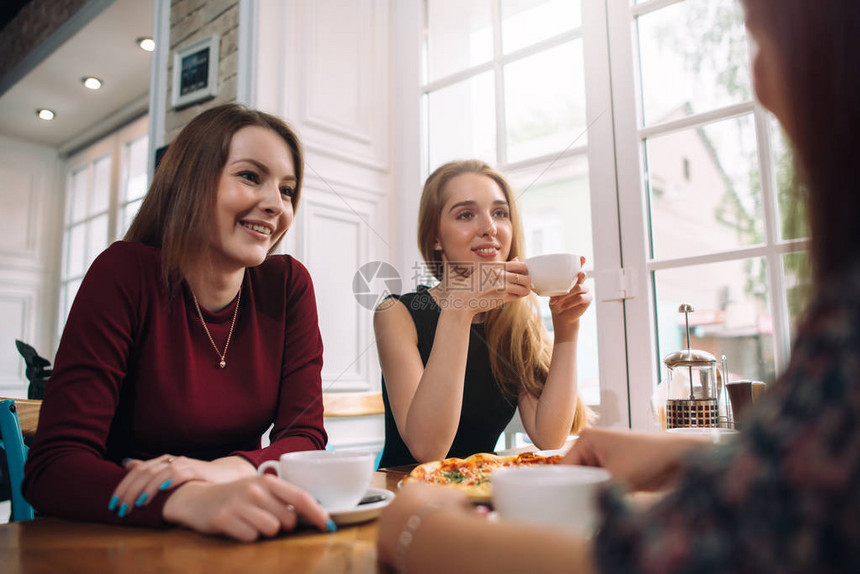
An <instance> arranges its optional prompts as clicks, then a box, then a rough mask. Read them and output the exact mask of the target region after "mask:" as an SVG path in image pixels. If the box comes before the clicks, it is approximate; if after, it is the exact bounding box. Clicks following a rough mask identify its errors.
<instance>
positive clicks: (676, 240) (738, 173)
mask: <svg viewBox="0 0 860 574" xmlns="http://www.w3.org/2000/svg"><path fill="white" fill-rule="evenodd" d="M645 146H646V159H647V164H648V178H649V188H650V189H649V191H650V196H649V197H650V206H651V235H652V242H653V250H654V257H658V258H667V257H681V256H688V255H700V254H702V253H710V252H714V251H721V250H725V249H731V248H736V247H740V246H745V245H754V244H758V243H761V242H763V241H764V222H763V218H762V208H761V185H760V180H759V171H758V159H757V156H756V139H755V129H754V125H753V118H752V116H741V117H739V118H733V119H729V120H723V121H720V122H716V123H713V124H709V125H706V126H703V127H700V128H692V129H688V130H684V131H680V132H677V133H673V134H669V135H665V136H659V137H655V138H651V139H649V140H647V141H646V144H645Z"/></svg>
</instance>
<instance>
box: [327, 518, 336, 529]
mask: <svg viewBox="0 0 860 574" xmlns="http://www.w3.org/2000/svg"><path fill="white" fill-rule="evenodd" d="M325 527H326V528H328V531H329V532H337V526H335V524H334V520H332V519H331V518H329V519H328V522H327V523H326V525H325Z"/></svg>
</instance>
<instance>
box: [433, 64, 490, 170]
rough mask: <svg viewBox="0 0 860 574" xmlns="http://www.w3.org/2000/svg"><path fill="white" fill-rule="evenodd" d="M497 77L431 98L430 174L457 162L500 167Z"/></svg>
mask: <svg viewBox="0 0 860 574" xmlns="http://www.w3.org/2000/svg"><path fill="white" fill-rule="evenodd" d="M494 93H495V92H494V89H493V74H492V73H491V72H487V73H485V74H481V75H479V76H476V77H474V78H472V79H470V80H468V81H465V82H460V83H457V84H454V85H453V86H450V87H448V88H445V89H442V90H438V91H436V92H432V93H431V94H429V95H428V96H427V97H428V100H429V103H428V116H429V121H428V127H427V132H428V133H427V142H428V151H429V158H428V163H429V167H430V171H431V172H432V171H433V170H434V169H436V168H437V167H439V166H440V165H442V164H443V163H445V162H448V161H451V160H453V159H465V158H477V159H482V160H484V161H486V162H487V163H490V164H495V163H496V112H495V105H493V102H494V101H495V96H494Z"/></svg>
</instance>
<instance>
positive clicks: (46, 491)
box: [24, 105, 334, 540]
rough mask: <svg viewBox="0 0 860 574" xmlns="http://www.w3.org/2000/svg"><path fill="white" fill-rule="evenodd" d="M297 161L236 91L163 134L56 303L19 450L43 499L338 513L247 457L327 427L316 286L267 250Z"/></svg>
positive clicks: (77, 514) (201, 514) (282, 518)
mask: <svg viewBox="0 0 860 574" xmlns="http://www.w3.org/2000/svg"><path fill="white" fill-rule="evenodd" d="M302 167H303V159H302V149H301V144H300V142H299V140H298V138H297V136H296V134H295V133H294V132H293V131H292V130H291V129H290V128H289V127H288V126H287V125H286V124H284V123H283V122H282V121H281V120H279V119H278V118H275V117H273V116H270V115H268V114H264V113H261V112H257V111H252V110H247V109H245V108H243V107H241V106H237V105H226V106H220V107H217V108H213V109H210V110H208V111H206V112H204V113H202V114H200V115H199V116H197V117H196V118H195V119H194V120H192V121H191V122H190V123H189V124H188V126H187V127H186V128H185V129H184V130H183V131H182V132H181V133H180V134H179V136H177V138H176V139H175V141H174V142H172V143H171V145H170V148H169V149H168V150H167V153H166V154H165V156H164V158H163V162H162V164H161V165H160V166H159V168H158V170H157V172H156V174H155V178H154V180H153V183H152V187H151V188H150V190H149V193H148V194H147V196H146V198H145V199H144V201H143V204H142V206H141V208H140V212H139V213H138V215H137V217H136V219H135V221H134V223H133V224H132V226H131V229H130V230H129V232H128V234H127V235H126V237H125V241H122V242H117V243H115V244H113V245H111V246H110V247H109V248H108V249H107V250H106V251H105V252H104V253H102V254H101V255H100V256H99V257H98V258H97V259H96V260H95V261H94V262H93V264H92V266H91V267H90V269H89V271H88V272H87V275H86V277H85V278H84V280H83V282H82V284H81V286H80V289H79V291H78V294H77V297H76V298H75V302H74V305H73V306H72V309H71V312H70V313H69V317H68V321H67V323H66V327H65V331H64V332H63V337H62V340H61V341H60V346H59V350H58V351H57V356H56V359H55V369H54V372H53V375H52V377H51V380H50V382H49V384H48V387H47V390H46V395H45V401H44V404H43V406H42V411H41V420H40V424H39V430H38V432H37V433H36V437H35V441H34V444H33V448H32V450H31V451H30V455H29V458H28V460H27V467H26V476H25V480H24V494H25V496H26V497H27V499H28V500H29V501H30V502H31V503H32V504H33V506H34V507H35V508H36V509H37V510H38V511H39V512H42V513H44V514H50V515H56V516H62V517H66V518H72V519H78V520H93V521H103V522H113V523H122V524H136V525H148V526H159V525H168V524H179V525H184V526H186V527H189V528H192V529H194V530H197V531H200V532H207V533H220V534H225V535H228V536H231V537H234V538H237V539H240V540H254V539H257V538H258V537H260V536H274V535H275V534H277V533H278V532H280V531H281V530H290V529H292V528H293V527H294V526H295V524H296V521H297V518H298V515H303V516H304V517H305V518H306V519H307V520H308V521H310V522H311V523H313V524H314V525H316V526H317V527H319V528H321V529H325V528H328V529H330V530H331V529H334V524H333V523H332V522H331V520H329V516H328V514H327V513H326V512H325V511H324V510H323V509H322V508H321V507H320V506H319V505H318V504H317V503H316V502H315V501H314V500H313V498H312V497H311V496H309V495H308V494H307V493H306V492H304V491H302V490H300V489H298V488H296V487H294V486H292V485H289V484H287V483H286V482H283V481H281V480H279V479H277V478H275V477H273V476H262V477H258V476H257V474H256V468H257V466H258V465H259V464H260V463H262V462H263V461H265V460H270V459H277V458H278V457H279V456H280V455H281V454H282V453H284V452H289V451H297V450H313V449H322V448H324V447H325V443H326V434H325V431H324V429H323V417H322V414H323V406H322V392H321V384H320V370H321V367H322V340H321V337H320V333H319V326H318V322H317V313H316V303H315V299H314V291H313V285H312V283H311V279H310V276H309V274H308V272H307V270H306V269H305V268H304V267H303V266H302V265H301V264H300V263H299V262H298V261H296V260H295V259H293V258H292V257H290V256H286V255H272V252H273V250H274V249H275V247H276V246H277V245H278V243H279V242H280V240H281V239H282V238H283V236H284V233H285V232H286V231H287V229H288V228H289V226H290V223H291V222H292V220H293V216H294V214H295V209H296V207H297V205H298V201H299V195H300V191H301V183H302ZM271 425H274V426H273V428H272V431H271V433H270V435H269V436H270V446H268V447H266V448H261V441H260V438H261V436H262V435H263V433H264V432H265V431H266V429H268V428H269V427H270V426H271Z"/></svg>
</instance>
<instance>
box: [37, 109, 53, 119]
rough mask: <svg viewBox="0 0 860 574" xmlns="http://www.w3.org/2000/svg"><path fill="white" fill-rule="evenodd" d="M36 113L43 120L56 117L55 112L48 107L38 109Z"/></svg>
mask: <svg viewBox="0 0 860 574" xmlns="http://www.w3.org/2000/svg"><path fill="white" fill-rule="evenodd" d="M36 115H37V116H39V119H42V120H52V119H54V115H55V114H54V112H52V111H51V110H49V109H48V108H40V109H38V110H36Z"/></svg>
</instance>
